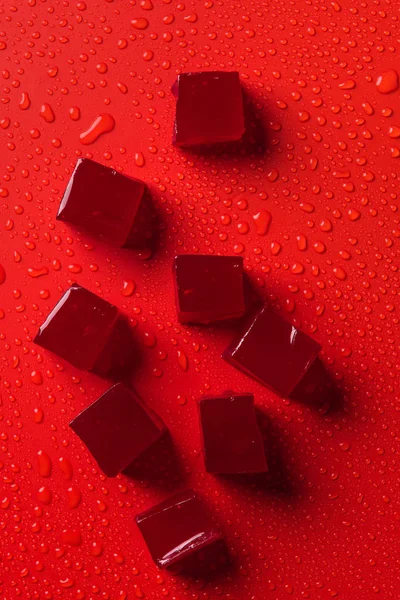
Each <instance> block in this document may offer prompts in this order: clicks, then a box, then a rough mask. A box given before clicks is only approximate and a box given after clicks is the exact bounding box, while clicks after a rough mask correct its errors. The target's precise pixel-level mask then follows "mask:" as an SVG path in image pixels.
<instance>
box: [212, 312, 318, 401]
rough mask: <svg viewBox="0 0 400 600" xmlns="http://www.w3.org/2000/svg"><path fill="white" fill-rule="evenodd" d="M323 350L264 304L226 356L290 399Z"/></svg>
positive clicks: (249, 373)
mask: <svg viewBox="0 0 400 600" xmlns="http://www.w3.org/2000/svg"><path fill="white" fill-rule="evenodd" d="M320 350H321V347H320V345H319V344H318V343H317V342H316V341H314V340H313V339H312V338H310V337H309V336H308V335H307V334H305V333H303V332H302V331H300V330H299V329H297V328H296V327H294V326H293V325H291V324H290V323H289V322H288V321H286V320H285V319H283V318H282V317H281V316H279V315H277V314H276V313H275V312H273V311H272V310H271V309H269V308H268V307H266V306H264V307H263V308H262V309H261V310H260V311H259V312H258V313H257V314H256V315H255V317H254V318H253V319H252V321H251V322H250V324H249V325H248V326H247V328H246V329H245V331H244V332H243V333H242V335H240V336H239V338H238V339H236V340H234V342H233V343H232V344H231V346H230V347H229V348H227V350H225V352H224V353H223V358H224V359H225V360H227V361H228V362H229V363H231V364H232V365H234V366H235V367H237V368H238V369H240V370H241V371H243V372H244V373H247V374H248V375H250V376H252V377H254V378H255V379H257V380H258V381H260V382H261V383H263V384H264V385H266V386H267V387H269V388H270V389H271V390H272V391H274V392H275V393H276V394H278V395H280V396H282V397H284V398H287V397H288V396H289V395H290V393H291V392H292V391H293V389H294V388H295V387H296V385H297V384H298V383H299V381H300V380H301V378H302V377H303V376H304V375H305V373H306V372H307V370H308V369H309V367H310V366H311V364H312V363H313V362H314V360H315V359H316V357H317V356H318V353H319V351H320Z"/></svg>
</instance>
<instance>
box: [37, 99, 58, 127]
mask: <svg viewBox="0 0 400 600" xmlns="http://www.w3.org/2000/svg"><path fill="white" fill-rule="evenodd" d="M39 114H40V116H41V117H42V119H44V120H45V121H46V123H53V121H54V120H55V118H56V116H55V114H54V111H53V109H52V108H51V106H50V104H47V103H45V104H42V106H41V108H40V113H39Z"/></svg>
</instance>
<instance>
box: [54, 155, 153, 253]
mask: <svg viewBox="0 0 400 600" xmlns="http://www.w3.org/2000/svg"><path fill="white" fill-rule="evenodd" d="M145 190H146V186H145V184H144V183H143V182H142V181H139V180H138V179H133V178H131V177H127V176H125V175H121V173H118V172H117V171H115V170H114V169H110V168H109V167H105V166H104V165H101V164H99V163H97V162H95V161H93V160H89V159H88V158H80V159H79V160H78V162H77V163H76V166H75V169H74V172H73V173H72V175H71V178H70V180H69V183H68V186H67V189H66V190H65V192H64V196H63V198H62V200H61V204H60V208H59V210H58V214H57V219H58V220H60V221H66V222H67V223H71V224H72V225H75V226H76V227H79V228H82V229H84V230H85V231H87V232H88V233H91V234H92V235H94V236H96V237H98V238H100V239H102V240H103V241H105V242H109V243H111V244H114V245H117V246H132V247H136V246H138V247H140V246H143V245H144V244H145V239H146V238H147V237H150V234H149V231H148V228H149V214H148V211H149V209H148V198H146V193H145Z"/></svg>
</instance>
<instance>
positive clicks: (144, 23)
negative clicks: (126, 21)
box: [131, 17, 149, 30]
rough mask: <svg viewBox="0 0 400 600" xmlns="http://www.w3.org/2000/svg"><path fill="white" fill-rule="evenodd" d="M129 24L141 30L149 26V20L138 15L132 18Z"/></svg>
mask: <svg viewBox="0 0 400 600" xmlns="http://www.w3.org/2000/svg"><path fill="white" fill-rule="evenodd" d="M131 25H132V27H134V28H135V29H139V30H143V29H147V27H148V26H149V21H148V20H147V19H145V18H144V17H139V18H137V19H132V21H131Z"/></svg>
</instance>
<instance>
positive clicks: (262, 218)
mask: <svg viewBox="0 0 400 600" xmlns="http://www.w3.org/2000/svg"><path fill="white" fill-rule="evenodd" d="M253 220H254V224H255V228H256V232H257V234H258V235H266V234H267V233H268V231H269V228H270V225H271V221H272V215H271V213H270V212H268V211H267V210H260V211H259V212H257V213H256V214H254V215H253Z"/></svg>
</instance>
